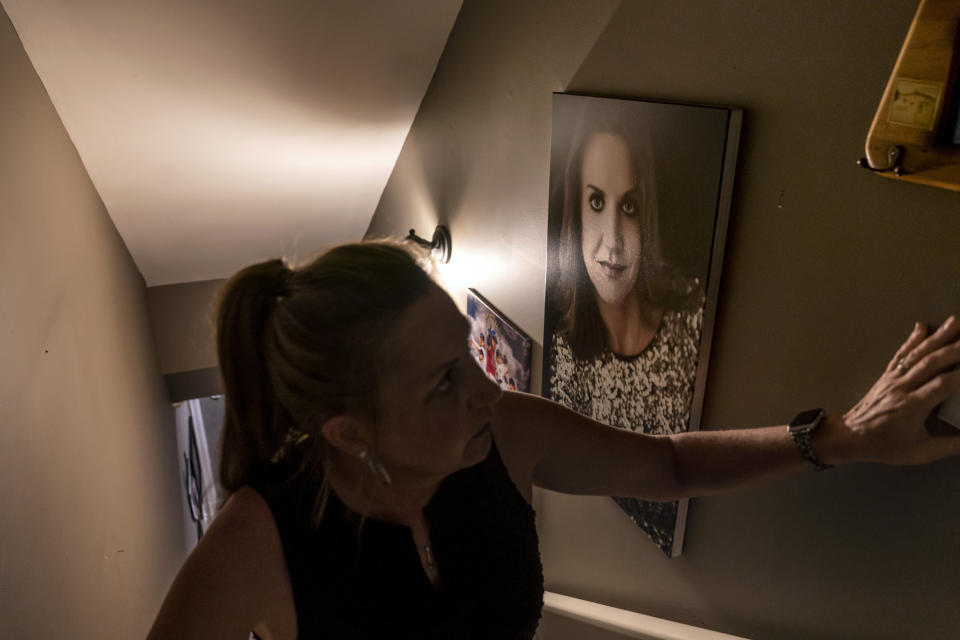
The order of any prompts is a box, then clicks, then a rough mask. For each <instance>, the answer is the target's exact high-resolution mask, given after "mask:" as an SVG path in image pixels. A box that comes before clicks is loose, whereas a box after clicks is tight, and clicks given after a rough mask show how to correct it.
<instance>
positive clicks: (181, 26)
mask: <svg viewBox="0 0 960 640" xmlns="http://www.w3.org/2000/svg"><path fill="white" fill-rule="evenodd" d="M461 2H462V0H316V1H310V0H302V1H295V0H260V1H257V0H230V1H227V0H219V1H214V0H164V1H144V0H136V1H132V0H2V4H3V7H4V8H5V9H6V12H7V14H8V15H9V17H10V19H11V21H12V22H13V25H14V27H15V28H16V29H17V32H18V33H19V35H20V38H21V40H22V41H23V44H24V47H25V49H26V51H27V54H28V55H29V56H30V59H31V61H32V62H33V64H34V67H35V68H36V70H37V73H38V74H39V76H40V79H41V80H42V81H43V83H44V85H45V86H46V88H47V91H48V93H49V94H50V98H51V100H52V101H53V104H54V106H55V107H56V109H57V111H58V112H59V114H60V117H61V119H62V120H63V124H64V126H65V127H66V129H67V132H68V133H69V135H70V137H71V138H72V140H73V142H74V144H75V145H76V148H77V151H78V152H79V154H80V157H81V159H82V161H83V163H84V165H85V166H86V168H87V171H88V173H89V175H90V178H91V179H92V180H93V183H94V185H95V186H96V188H97V190H98V191H99V193H100V196H101V198H102V199H103V202H104V204H105V205H106V208H107V211H108V212H109V214H110V216H111V218H112V219H113V222H114V224H115V225H116V227H117V229H118V231H119V232H120V235H121V236H122V237H123V240H124V242H125V243H126V245H127V247H128V248H129V250H130V253H131V254H132V256H133V259H134V261H135V262H136V264H137V266H138V267H139V269H140V272H141V273H142V274H143V277H144V279H145V280H146V283H147V285H148V286H154V285H161V284H172V283H179V282H191V281H198V280H210V279H215V278H223V277H227V276H229V275H230V274H231V273H233V272H234V271H236V270H237V269H239V268H240V267H242V266H244V265H246V264H249V263H251V262H254V261H257V260H262V259H266V258H269V257H275V256H278V255H285V256H288V257H291V258H295V259H296V258H303V257H305V256H309V255H310V254H312V253H314V252H315V251H317V250H319V249H321V248H323V247H325V246H328V245H330V244H333V243H338V242H344V241H350V240H358V239H360V237H361V236H362V235H363V233H364V231H365V230H366V228H367V225H368V223H369V221H370V217H371V216H372V215H373V212H374V209H375V208H376V205H377V202H378V200H379V198H380V195H381V193H382V191H383V188H384V185H385V184H386V182H387V179H388V178H389V176H390V172H391V170H392V169H393V166H394V163H395V161H396V159H397V156H398V155H399V153H400V148H401V146H402V145H403V141H404V139H405V137H406V135H407V132H408V130H409V128H410V125H411V123H412V122H413V118H414V116H415V115H416V112H417V109H418V107H419V105H420V101H421V100H422V98H423V95H424V93H425V92H426V89H427V86H428V84H429V82H430V79H431V77H432V76H433V72H434V69H435V68H436V64H437V60H438V59H439V57H440V54H441V52H442V51H443V47H444V45H445V44H446V40H447V36H448V35H449V33H450V30H451V28H452V26H453V22H454V20H455V19H456V16H457V13H458V12H459V10H460V5H461Z"/></svg>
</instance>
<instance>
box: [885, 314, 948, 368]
mask: <svg viewBox="0 0 960 640" xmlns="http://www.w3.org/2000/svg"><path fill="white" fill-rule="evenodd" d="M958 335H960V322H957V318H956V316H950V317H949V318H947V319H946V321H945V322H944V323H943V324H941V325H940V328H939V329H937V330H936V331H934V332H933V334H931V335H930V336H929V337H927V338H925V339H924V340H922V341H921V342H920V344H918V345H917V346H916V347H914V348H913V349H911V350H909V351H907V353H906V354H905V355H903V356H901V357H902V358H903V367H901V369H906V370H905V371H902V372H903V373H907V372H908V371H911V370H912V369H913V368H914V367H916V366H917V365H918V364H919V363H920V362H922V361H923V359H924V358H926V357H927V356H928V355H930V354H931V353H934V352H935V351H937V350H938V349H940V348H941V347H943V346H944V345H947V344H949V343H951V342H953V341H954V340H956V339H957V336H958ZM908 342H909V340H908ZM894 367H897V364H894Z"/></svg>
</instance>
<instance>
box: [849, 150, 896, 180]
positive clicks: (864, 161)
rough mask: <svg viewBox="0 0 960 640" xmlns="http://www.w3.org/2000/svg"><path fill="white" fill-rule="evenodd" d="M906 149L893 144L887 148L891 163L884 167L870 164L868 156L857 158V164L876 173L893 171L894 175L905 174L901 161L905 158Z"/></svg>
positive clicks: (888, 158) (888, 159)
mask: <svg viewBox="0 0 960 640" xmlns="http://www.w3.org/2000/svg"><path fill="white" fill-rule="evenodd" d="M903 155H904V150H903V147H899V146H896V145H894V146H892V147H890V148H889V149H887V161H888V162H889V163H890V164H889V166H887V167H885V168H883V169H877V168H875V167H871V166H870V161H869V160H867V159H866V157H863V158H860V159H859V160H857V164H858V165H860V166H861V167H863V168H864V169H866V170H867V171H873V172H875V173H885V172H887V171H892V172H893V174H894V175H897V176H902V175H903V174H904V171H903V167H902V166H900V161H901V160H903Z"/></svg>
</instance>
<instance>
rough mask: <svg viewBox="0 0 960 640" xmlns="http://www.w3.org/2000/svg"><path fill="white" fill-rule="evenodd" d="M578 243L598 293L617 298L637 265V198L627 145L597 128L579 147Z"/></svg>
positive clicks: (630, 284) (612, 300) (620, 299)
mask: <svg viewBox="0 0 960 640" xmlns="http://www.w3.org/2000/svg"><path fill="white" fill-rule="evenodd" d="M581 169H582V170H581V181H582V182H581V184H580V216H581V222H582V226H581V228H582V230H583V231H582V237H581V242H580V245H581V249H582V251H583V262H584V264H585V265H586V267H587V275H589V276H590V281H591V282H592V283H593V287H594V289H595V290H596V292H597V297H598V298H599V299H600V300H601V301H603V302H605V303H607V304H619V303H621V302H623V301H624V299H626V297H627V295H628V294H629V293H630V292H631V291H632V290H633V285H634V283H635V282H636V280H637V274H638V273H639V270H640V202H639V199H638V193H637V177H636V175H635V174H634V171H633V163H632V162H631V161H630V150H629V149H628V148H627V143H626V141H624V139H623V138H621V137H620V136H617V135H614V134H610V133H595V134H593V135H592V136H590V138H589V139H588V140H587V143H586V146H585V147H584V151H583V166H582V168H581Z"/></svg>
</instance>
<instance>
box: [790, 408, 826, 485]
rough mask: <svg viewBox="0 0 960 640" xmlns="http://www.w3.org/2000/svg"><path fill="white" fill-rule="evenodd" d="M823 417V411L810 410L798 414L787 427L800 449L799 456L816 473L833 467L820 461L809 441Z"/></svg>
mask: <svg viewBox="0 0 960 640" xmlns="http://www.w3.org/2000/svg"><path fill="white" fill-rule="evenodd" d="M824 417H825V414H824V412H823V409H810V410H808V411H803V412H801V413H798V414H797V416H796V417H795V418H794V419H793V420H791V421H790V424H789V426H788V427H787V430H788V431H789V432H790V435H791V436H792V437H793V441H794V442H795V443H796V445H797V448H798V449H800V455H801V456H803V459H804V460H806V461H807V462H809V463H810V464H811V465H813V468H814V469H816V470H817V471H823V470H825V469H829V468H830V467H832V466H833V465H829V464H824V463H823V462H821V461H820V458H818V457H817V454H816V452H814V450H813V445H812V444H811V441H810V434H811V433H813V432H814V431H816V429H817V427H819V426H820V425H821V424H822V423H823V418H824Z"/></svg>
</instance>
